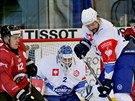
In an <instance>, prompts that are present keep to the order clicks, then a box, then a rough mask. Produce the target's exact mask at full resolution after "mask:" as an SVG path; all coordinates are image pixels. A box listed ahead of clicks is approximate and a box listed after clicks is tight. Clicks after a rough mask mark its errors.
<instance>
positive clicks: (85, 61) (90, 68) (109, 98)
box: [81, 55, 112, 101]
mask: <svg viewBox="0 0 135 101" xmlns="http://www.w3.org/2000/svg"><path fill="white" fill-rule="evenodd" d="M81 57H82V59H83V61H84V63H85V64H86V66H87V67H88V68H89V70H90V71H91V73H92V74H93V76H94V78H95V79H96V81H97V83H98V84H99V85H100V86H101V87H103V85H102V83H101V82H100V81H99V79H98V77H97V75H96V74H95V72H94V70H93V69H92V67H91V66H90V65H89V64H88V62H87V60H86V59H85V57H84V56H83V55H82V56H81ZM107 98H108V100H109V101H112V99H111V97H110V96H109V95H107Z"/></svg>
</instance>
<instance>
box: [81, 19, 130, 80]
mask: <svg viewBox="0 0 135 101" xmlns="http://www.w3.org/2000/svg"><path fill="white" fill-rule="evenodd" d="M82 30H83V32H84V38H86V39H88V40H89V41H90V42H91V44H92V48H93V49H94V51H95V53H96V54H98V55H99V56H101V59H102V60H103V63H104V68H105V78H108V79H111V78H112V76H113V69H114V66H115V62H116V60H117V59H118V57H119V56H120V54H121V52H122V50H123V48H124V47H125V46H126V45H127V44H128V41H126V40H125V39H124V37H123V36H122V34H121V33H120V32H119V31H118V30H117V28H116V27H114V26H113V24H112V23H110V22H109V21H107V20H105V19H103V18H101V21H100V26H99V29H98V31H97V32H96V33H94V34H93V32H92V31H90V30H89V29H88V28H87V27H86V26H84V25H83V26H82Z"/></svg>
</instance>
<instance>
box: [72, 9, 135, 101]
mask: <svg viewBox="0 0 135 101" xmlns="http://www.w3.org/2000/svg"><path fill="white" fill-rule="evenodd" d="M81 21H82V24H83V25H82V30H83V33H84V35H85V37H84V38H83V39H82V40H81V41H80V43H79V44H77V45H76V46H75V47H74V51H75V53H76V55H77V57H79V58H80V59H81V58H82V56H86V54H87V52H88V51H89V49H90V48H91V47H92V48H93V49H94V51H95V53H97V55H99V56H100V57H101V59H102V60H103V63H104V71H103V72H102V73H101V75H100V77H99V80H100V82H101V83H102V85H103V86H99V87H98V88H97V89H98V91H99V92H100V94H99V96H100V97H102V98H104V97H107V96H108V95H109V93H110V91H111V90H112V89H113V91H114V93H115V97H116V99H117V101H132V98H131V96H130V93H131V87H132V78H133V74H134V71H135V63H134V61H135V45H134V44H133V42H129V41H126V40H125V39H124V37H122V35H121V33H119V32H118V30H117V28H116V27H115V26H114V25H113V24H112V23H111V22H109V21H107V20H105V19H103V18H101V17H99V16H98V14H97V12H96V11H95V10H94V9H92V8H88V9H84V10H83V11H82V15H81ZM126 60H130V61H126Z"/></svg>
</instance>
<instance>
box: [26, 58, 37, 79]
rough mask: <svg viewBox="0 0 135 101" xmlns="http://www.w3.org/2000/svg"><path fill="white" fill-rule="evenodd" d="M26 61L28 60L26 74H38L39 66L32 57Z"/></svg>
mask: <svg viewBox="0 0 135 101" xmlns="http://www.w3.org/2000/svg"><path fill="white" fill-rule="evenodd" d="M26 62H27V63H26V74H27V75H28V76H36V75H37V66H36V65H35V64H34V63H33V61H31V60H30V59H27V61H26Z"/></svg>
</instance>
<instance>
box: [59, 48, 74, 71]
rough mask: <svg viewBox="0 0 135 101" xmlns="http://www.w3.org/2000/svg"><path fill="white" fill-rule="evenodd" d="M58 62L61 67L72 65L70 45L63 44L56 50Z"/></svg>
mask: <svg viewBox="0 0 135 101" xmlns="http://www.w3.org/2000/svg"><path fill="white" fill-rule="evenodd" d="M57 57H58V62H59V63H60V64H61V66H62V67H65V68H66V69H68V68H70V67H71V65H72V58H73V51H72V48H71V47H70V46H68V45H67V46H66V45H63V46H61V47H60V49H59V50H58V54H57Z"/></svg>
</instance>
